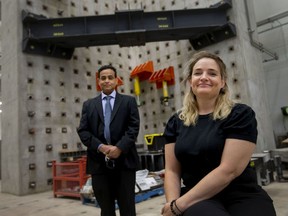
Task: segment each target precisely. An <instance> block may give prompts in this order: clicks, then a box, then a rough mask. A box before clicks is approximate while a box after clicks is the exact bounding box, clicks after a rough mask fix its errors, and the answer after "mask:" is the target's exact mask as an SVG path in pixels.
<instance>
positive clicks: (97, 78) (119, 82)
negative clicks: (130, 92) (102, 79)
mask: <svg viewBox="0 0 288 216" xmlns="http://www.w3.org/2000/svg"><path fill="white" fill-rule="evenodd" d="M95 77H96V89H97V91H101V90H102V89H101V87H100V85H99V77H98V71H96V74H95ZM117 79H118V83H117V86H116V88H117V87H118V86H121V85H123V84H124V83H123V81H122V79H121V78H120V77H117Z"/></svg>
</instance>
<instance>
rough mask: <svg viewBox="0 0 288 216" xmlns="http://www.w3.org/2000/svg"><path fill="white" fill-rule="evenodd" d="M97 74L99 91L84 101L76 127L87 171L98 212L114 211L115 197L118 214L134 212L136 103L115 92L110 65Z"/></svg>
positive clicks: (103, 214)
mask: <svg viewBox="0 0 288 216" xmlns="http://www.w3.org/2000/svg"><path fill="white" fill-rule="evenodd" d="M98 78H99V85H100V87H101V89H102V92H101V94H100V95H99V96H97V97H95V98H93V99H89V100H87V101H85V102H84V104H83V108H82V116H81V120H80V126H79V128H78V129H77V132H78V134H79V137H80V139H81V141H82V143H83V144H84V145H85V146H86V147H87V167H86V168H87V173H88V174H91V176H92V187H93V190H94V194H95V197H96V200H97V202H98V204H99V206H100V208H101V216H115V215H116V214H115V200H117V204H118V206H119V211H120V215H121V216H135V215H136V210H135V181H136V170H137V169H138V168H139V158H138V154H137V150H136V145H135V142H136V139H137V136H138V133H139V123H140V120H139V112H138V107H137V103H136V100H135V98H134V97H132V96H128V95H123V94H120V93H118V92H116V90H115V88H116V86H117V81H118V79H117V72H116V69H115V68H114V67H113V66H111V65H105V66H102V67H101V68H100V69H99V70H98ZM107 96H110V97H109V98H110V99H108V98H106V97H107ZM108 102H110V104H109V105H111V107H110V108H112V112H111V117H110V125H108V123H106V126H107V125H108V129H107V130H108V135H107V132H106V128H105V118H106V121H107V118H108V115H109V114H105V108H106V107H105V106H106V103H108ZM107 106H108V104H107ZM106 112H107V110H106ZM105 115H106V116H105ZM109 130H110V131H109ZM104 131H105V133H104ZM109 132H110V133H109Z"/></svg>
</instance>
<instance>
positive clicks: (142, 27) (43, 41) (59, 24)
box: [22, 0, 236, 59]
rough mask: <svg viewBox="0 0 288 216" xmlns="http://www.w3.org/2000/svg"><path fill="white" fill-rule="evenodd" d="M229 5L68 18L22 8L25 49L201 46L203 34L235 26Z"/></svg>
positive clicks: (63, 53) (60, 52) (65, 51)
mask: <svg viewBox="0 0 288 216" xmlns="http://www.w3.org/2000/svg"><path fill="white" fill-rule="evenodd" d="M229 8H231V0H226V1H221V2H219V3H217V4H216V5H213V6H211V7H209V8H201V9H185V10H174V11H158V12H144V11H143V10H129V11H116V12H115V14H113V15H101V16H86V17H69V18H46V17H44V16H39V15H35V14H32V13H29V12H26V11H23V12H22V20H23V51H24V52H27V53H32V54H33V53H34V54H41V55H48V56H53V57H58V58H66V59H70V58H71V56H72V54H73V51H74V48H77V47H88V46H101V45H115V44H119V46H120V47H125V46H126V47H127V46H141V45H145V43H148V42H156V41H169V40H183V39H189V40H190V42H191V44H192V45H193V46H195V44H196V46H195V47H200V48H201V47H203V46H204V44H205V43H204V41H205V40H203V39H201V37H206V35H207V34H209V33H211V32H214V33H215V32H222V31H223V29H226V30H227V29H229V28H231V26H233V25H232V24H229V23H228V21H227V16H226V10H227V9H229ZM235 34H236V32H235V31H234V30H233V31H229V35H226V37H221V40H223V39H226V38H229V37H233V36H235ZM218 35H219V34H218ZM224 35H225V34H224ZM210 38H211V37H210ZM219 38H220V37H219ZM195 39H197V40H198V43H197V42H194V40H195ZM200 40H201V41H202V43H201V46H199V41H200ZM216 42H218V38H216V37H214V40H209V43H207V44H206V45H210V44H211V43H216ZM197 44H198V45H197Z"/></svg>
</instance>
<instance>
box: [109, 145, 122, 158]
mask: <svg viewBox="0 0 288 216" xmlns="http://www.w3.org/2000/svg"><path fill="white" fill-rule="evenodd" d="M109 147H110V148H109V152H108V154H106V156H107V157H108V158H110V159H116V158H118V157H119V156H120V155H121V152H122V151H121V149H119V148H118V147H117V146H112V145H109Z"/></svg>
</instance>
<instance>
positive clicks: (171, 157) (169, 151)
mask: <svg viewBox="0 0 288 216" xmlns="http://www.w3.org/2000/svg"><path fill="white" fill-rule="evenodd" d="M174 147H175V143H170V144H166V145H165V178H164V189H165V197H166V201H167V202H171V201H172V200H173V199H177V198H179V196H180V189H181V176H180V175H181V174H180V171H181V167H180V163H179V161H178V160H177V158H176V156H175V154H174Z"/></svg>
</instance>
